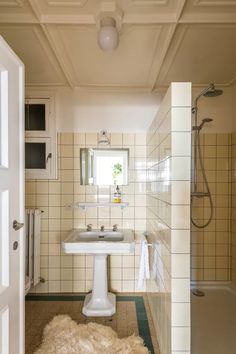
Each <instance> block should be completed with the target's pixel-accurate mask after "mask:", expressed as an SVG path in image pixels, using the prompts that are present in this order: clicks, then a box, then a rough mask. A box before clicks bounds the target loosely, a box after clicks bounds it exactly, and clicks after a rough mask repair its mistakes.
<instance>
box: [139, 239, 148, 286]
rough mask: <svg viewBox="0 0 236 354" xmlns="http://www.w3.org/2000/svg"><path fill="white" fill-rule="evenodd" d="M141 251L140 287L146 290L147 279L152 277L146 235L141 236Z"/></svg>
mask: <svg viewBox="0 0 236 354" xmlns="http://www.w3.org/2000/svg"><path fill="white" fill-rule="evenodd" d="M140 245H141V252H140V263H139V277H138V289H139V290H146V279H150V270H149V257H148V243H147V239H146V237H145V235H142V236H141V240H140Z"/></svg>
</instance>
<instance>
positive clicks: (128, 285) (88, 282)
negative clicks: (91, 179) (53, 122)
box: [26, 133, 146, 292]
mask: <svg viewBox="0 0 236 354" xmlns="http://www.w3.org/2000/svg"><path fill="white" fill-rule="evenodd" d="M110 139H111V147H117V148H121V147H124V148H129V151H130V158H129V184H128V185H127V186H123V187H121V190H122V193H123V201H125V202H129V207H127V208H126V209H124V211H121V209H119V208H89V209H87V210H86V211H84V210H80V209H74V210H72V209H70V208H66V207H65V206H66V205H67V204H70V203H73V202H85V201H86V202H96V201H101V200H109V199H110V200H111V198H112V195H113V192H114V188H112V187H97V186H81V185H80V148H81V147H96V146H97V140H98V134H97V133H87V134H83V133H61V134H58V180H56V181H51V180H46V181H45V180H44V181H42V180H32V181H27V182H26V207H27V208H34V207H37V208H40V209H41V210H43V211H44V213H43V214H42V227H41V231H42V232H41V277H43V278H44V279H45V283H41V284H39V285H38V286H37V287H36V289H34V291H36V292H85V291H89V290H91V287H92V276H93V258H92V256H88V255H87V256H85V255H81V256H80V255H79V256H71V255H65V254H64V253H63V250H62V248H61V242H62V241H63V240H64V238H65V237H66V235H67V233H68V231H70V230H71V229H72V228H85V227H86V225H87V224H89V223H91V224H93V227H94V228H99V227H100V226H101V225H105V227H106V228H111V227H112V225H113V224H118V227H119V228H130V229H133V230H134V231H135V233H136V238H138V235H139V234H140V233H141V232H143V231H145V230H146V134H141V133H140V134H118V133H111V135H110ZM138 266H139V245H138V244H137V245H136V251H135V255H131V256H128V255H127V256H119V255H118V256H115V255H114V256H111V257H110V259H109V278H110V279H109V285H110V289H112V290H113V291H123V292H132V291H136V283H137V281H136V280H137V275H138Z"/></svg>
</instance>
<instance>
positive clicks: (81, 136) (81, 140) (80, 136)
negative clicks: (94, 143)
mask: <svg viewBox="0 0 236 354" xmlns="http://www.w3.org/2000/svg"><path fill="white" fill-rule="evenodd" d="M74 144H75V145H82V146H85V133H75V134H74Z"/></svg>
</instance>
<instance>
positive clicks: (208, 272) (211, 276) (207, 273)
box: [203, 269, 216, 280]
mask: <svg viewBox="0 0 236 354" xmlns="http://www.w3.org/2000/svg"><path fill="white" fill-rule="evenodd" d="M203 276H204V280H215V279H216V271H215V269H204V270H203Z"/></svg>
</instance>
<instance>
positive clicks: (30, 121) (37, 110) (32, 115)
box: [25, 103, 46, 131]
mask: <svg viewBox="0 0 236 354" xmlns="http://www.w3.org/2000/svg"><path fill="white" fill-rule="evenodd" d="M25 130H26V131H34V130H38V131H45V130H46V110H45V104H30V103H26V104H25Z"/></svg>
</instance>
